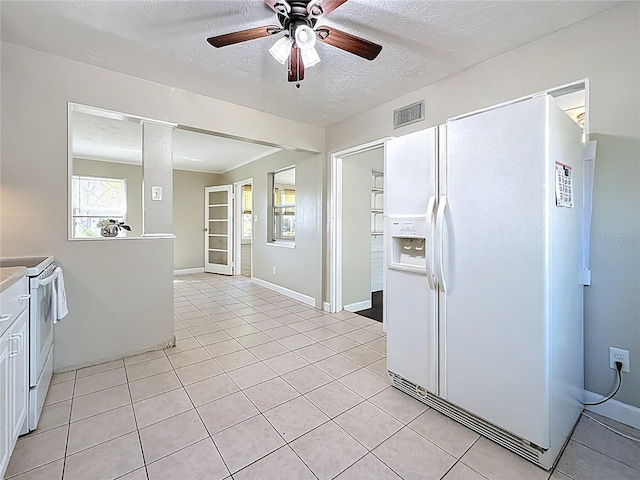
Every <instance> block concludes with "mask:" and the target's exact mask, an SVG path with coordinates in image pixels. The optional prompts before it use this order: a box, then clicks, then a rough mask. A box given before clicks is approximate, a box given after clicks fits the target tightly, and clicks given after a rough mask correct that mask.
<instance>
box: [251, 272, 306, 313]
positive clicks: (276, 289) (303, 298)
mask: <svg viewBox="0 0 640 480" xmlns="http://www.w3.org/2000/svg"><path fill="white" fill-rule="evenodd" d="M251 282H252V283H255V284H256V285H258V286H260V287H264V288H268V289H269V290H273V291H274V292H278V293H280V294H282V295H284V296H285V297H289V298H293V299H294V300H297V301H299V302H302V303H304V304H305V305H309V306H310V307H313V308H315V306H316V299H315V298H313V297H310V296H309V295H305V294H304V293H300V292H296V291H294V290H289V289H288V288H285V287H283V286H280V285H276V284H275V283H270V282H266V281H264V280H261V279H259V278H256V277H251Z"/></svg>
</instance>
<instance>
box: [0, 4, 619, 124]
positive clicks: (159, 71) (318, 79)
mask: <svg viewBox="0 0 640 480" xmlns="http://www.w3.org/2000/svg"><path fill="white" fill-rule="evenodd" d="M618 3H621V2H613V1H504V2H497V1H416V0H413V1H405V0H349V1H348V2H347V3H345V4H344V5H343V6H341V7H340V8H338V9H337V10H335V11H333V12H331V13H330V14H329V15H328V16H327V17H326V18H322V19H321V20H320V21H319V22H318V25H322V24H324V25H329V26H332V27H336V28H339V29H341V30H344V31H346V32H348V33H352V34H355V35H358V36H361V37H364V38H367V39H370V40H372V41H374V42H376V43H379V44H381V45H382V46H383V50H382V53H381V54H380V56H379V57H378V58H377V59H376V60H374V61H373V62H369V61H367V60H364V59H362V58H360V57H356V56H354V55H351V54H348V53H346V52H343V51H341V50H338V49H336V48H334V47H331V46H328V45H324V44H319V45H318V47H317V50H318V53H319V54H320V57H321V58H322V62H321V63H320V64H318V65H316V66H314V67H312V68H310V69H308V70H307V72H306V75H305V80H304V81H303V82H302V83H301V88H300V89H297V88H295V86H294V85H293V84H290V83H288V82H287V81H286V67H284V66H282V65H280V64H279V63H277V62H276V61H275V60H274V59H273V58H272V57H271V56H270V55H269V53H268V49H269V47H270V46H271V45H272V44H273V43H274V42H275V38H273V37H271V38H263V39H258V40H253V41H250V42H246V43H242V44H237V45H231V46H227V47H224V48H222V49H215V48H213V47H211V46H210V45H209V44H207V42H206V38H207V37H210V36H212V35H218V34H223V33H228V32H232V31H235V30H240V29H245V28H251V27H257V26H260V25H265V24H277V20H276V17H275V14H274V13H273V11H272V10H270V9H269V8H268V7H267V6H265V5H264V3H263V2H262V0H237V1H160V0H153V1H100V0H91V1H82V0H75V1H56V2H42V1H36V2H32V1H24V0H23V1H18V2H2V11H1V13H2V30H1V32H2V40H5V41H8V42H12V43H16V44H19V45H24V46H26V47H30V48H34V49H36V50H41V51H44V52H49V53H52V54H55V55H60V56H63V57H67V58H70V59H73V60H77V61H80V62H84V63H88V64H92V65H96V66H99V67H103V68H107V69H109V70H114V71H117V72H122V73H126V74H129V75H133V76H136V77H140V78H144V79H147V80H152V81H155V82H158V83H162V84H165V85H170V86H173V87H178V88H184V89H186V90H190V91H194V92H198V93H201V94H204V95H209V96H212V97H216V98H220V99H223V100H227V101H229V102H233V103H237V104H240V105H245V106H248V107H252V108H255V109H258V110H262V111H266V112H270V113H274V114H276V115H280V116H283V117H287V118H291V119H294V120H298V121H301V122H305V123H310V124H314V125H318V126H328V125H331V124H333V123H336V122H338V121H341V120H343V119H345V118H348V117H351V116H353V115H355V114H358V113H360V112H363V111H366V110H368V109H370V108H372V107H374V106H376V105H379V104H381V103H384V102H386V101H388V100H391V99H393V98H395V97H398V96H400V95H402V94H404V93H406V92H409V91H412V90H415V89H417V88H420V87H422V86H425V85H428V84H430V83H433V82H435V81H437V80H440V79H442V78H444V77H447V76H449V75H452V74H454V73H456V72H459V71H461V70H463V69H465V68H468V67H470V66H472V65H475V64H478V63H480V62H482V61H484V60H487V59H489V58H492V57H495V56H497V55H499V54H502V53H504V52H507V51H509V50H511V49H513V48H515V47H518V46H520V45H523V44H525V43H528V42H530V41H532V40H535V39H537V38H540V37H543V36H545V35H548V34H549V33H551V32H554V31H556V30H559V29H561V28H564V27H566V26H568V25H571V24H573V23H575V22H578V21H580V20H583V19H585V18H587V17H590V16H592V15H595V14H597V13H599V12H602V11H604V10H606V9H608V8H611V7H613V6H615V5H616V4H618Z"/></svg>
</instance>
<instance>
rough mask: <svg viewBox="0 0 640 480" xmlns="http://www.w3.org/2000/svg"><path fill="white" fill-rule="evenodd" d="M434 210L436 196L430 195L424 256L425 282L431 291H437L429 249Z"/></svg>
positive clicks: (431, 238) (431, 240) (430, 246)
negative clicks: (426, 245)
mask: <svg viewBox="0 0 640 480" xmlns="http://www.w3.org/2000/svg"><path fill="white" fill-rule="evenodd" d="M435 209H436V196H435V195H431V197H430V198H429V203H428V205H427V222H428V223H429V230H428V233H427V235H428V238H427V240H426V242H429V243H428V245H429V248H428V249H427V251H426V252H425V255H426V257H427V258H426V262H425V263H426V266H427V282H428V283H429V288H430V289H431V290H434V291H435V290H437V288H438V287H437V286H436V281H435V278H434V275H435V272H434V270H433V255H432V254H431V249H433V241H434V234H433V227H434V225H433V223H434V222H433V217H434V214H435Z"/></svg>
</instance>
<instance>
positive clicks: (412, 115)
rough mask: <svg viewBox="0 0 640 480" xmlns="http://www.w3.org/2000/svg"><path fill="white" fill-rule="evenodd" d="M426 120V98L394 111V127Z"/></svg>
mask: <svg viewBox="0 0 640 480" xmlns="http://www.w3.org/2000/svg"><path fill="white" fill-rule="evenodd" d="M422 120H424V100H421V101H419V102H416V103H412V104H411V105H407V106H406V107H402V108H399V109H397V110H394V111H393V129H394V130H395V129H396V128H400V127H404V126H406V125H411V124H412V123H416V122H421V121H422Z"/></svg>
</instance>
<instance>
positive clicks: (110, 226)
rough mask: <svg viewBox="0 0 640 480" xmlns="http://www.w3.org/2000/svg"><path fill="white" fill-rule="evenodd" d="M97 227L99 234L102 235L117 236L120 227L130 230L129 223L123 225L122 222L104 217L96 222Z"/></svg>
mask: <svg viewBox="0 0 640 480" xmlns="http://www.w3.org/2000/svg"><path fill="white" fill-rule="evenodd" d="M98 228H99V229H100V235H102V236H103V237H117V236H118V234H119V233H120V229H121V228H122V229H124V230H127V231H129V232H130V231H131V227H130V226H129V225H125V223H124V222H119V221H118V220H113V219H111V218H110V219H106V218H105V219H104V220H100V221H99V222H98Z"/></svg>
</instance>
